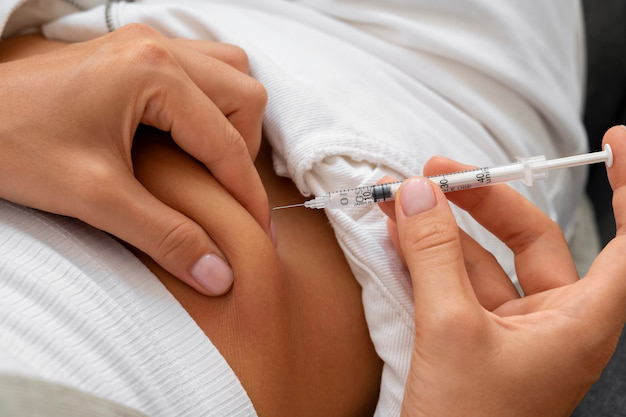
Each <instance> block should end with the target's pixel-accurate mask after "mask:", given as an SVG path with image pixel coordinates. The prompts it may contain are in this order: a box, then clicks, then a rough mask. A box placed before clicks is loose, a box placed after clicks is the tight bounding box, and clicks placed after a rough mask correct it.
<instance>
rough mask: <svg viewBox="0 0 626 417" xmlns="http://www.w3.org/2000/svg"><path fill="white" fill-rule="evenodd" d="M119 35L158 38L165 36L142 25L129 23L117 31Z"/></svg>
mask: <svg viewBox="0 0 626 417" xmlns="http://www.w3.org/2000/svg"><path fill="white" fill-rule="evenodd" d="M115 33H117V34H121V35H126V36H135V37H147V38H158V37H161V36H163V35H161V33H159V32H158V31H157V30H156V29H153V28H152V27H150V26H148V25H144V24H141V23H129V24H127V25H124V26H122V27H121V28H119V29H117V30H116V31H115Z"/></svg>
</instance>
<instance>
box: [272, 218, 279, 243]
mask: <svg viewBox="0 0 626 417" xmlns="http://www.w3.org/2000/svg"><path fill="white" fill-rule="evenodd" d="M270 239H272V243H273V244H274V247H277V246H278V238H277V237H276V225H275V224H274V220H272V221H271V222H270Z"/></svg>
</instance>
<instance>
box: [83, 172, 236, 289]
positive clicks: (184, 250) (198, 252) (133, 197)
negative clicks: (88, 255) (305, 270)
mask: <svg viewBox="0 0 626 417" xmlns="http://www.w3.org/2000/svg"><path fill="white" fill-rule="evenodd" d="M124 172H126V173H127V175H123V173H124ZM108 180H110V181H102V182H101V184H102V186H101V187H98V192H97V193H93V194H92V195H91V197H90V204H89V205H88V208H87V209H86V210H83V213H84V215H83V216H79V217H80V218H81V219H82V220H84V221H85V222H87V223H89V224H91V225H93V226H94V227H97V228H99V229H101V230H105V231H107V232H109V233H111V234H113V235H115V236H117V237H118V238H120V239H122V240H123V241H125V242H127V243H129V244H131V245H132V246H134V247H136V248H137V249H139V250H141V251H142V252H144V253H146V254H147V255H149V256H150V257H151V258H152V259H154V260H155V261H156V262H157V263H159V264H160V265H161V266H162V267H163V268H165V269H166V270H168V271H169V272H170V273H172V274H173V275H175V276H176V277H178V278H179V279H180V280H182V281H183V282H185V283H187V284H188V285H190V286H191V287H193V288H195V289H196V290H197V291H199V292H200V293H202V294H205V295H211V296H216V295H222V294H224V293H226V292H228V290H229V289H230V288H231V285H232V283H233V273H232V270H231V268H230V266H229V265H228V263H227V261H226V260H225V259H224V257H223V255H222V254H221V252H220V250H219V249H218V248H217V246H216V245H215V244H214V243H213V241H212V240H211V239H210V238H209V236H208V235H207V234H206V232H205V231H204V230H203V229H202V228H201V227H200V226H199V225H198V224H196V223H195V222H193V221H192V220H191V219H189V218H188V217H186V216H184V215H182V214H181V213H179V212H177V211H175V210H173V209H172V208H170V207H169V206H167V205H165V204H163V203H162V202H161V201H160V200H158V199H157V198H155V197H154V196H153V195H152V194H150V193H149V192H148V191H147V190H146V189H145V188H144V187H143V186H142V185H141V184H140V183H139V182H138V181H137V180H136V179H135V178H134V177H133V176H132V175H131V174H130V173H128V171H127V170H125V167H119V168H118V169H116V170H115V173H114V174H112V175H110V176H109V177H108ZM94 207H96V209H95V210H94Z"/></svg>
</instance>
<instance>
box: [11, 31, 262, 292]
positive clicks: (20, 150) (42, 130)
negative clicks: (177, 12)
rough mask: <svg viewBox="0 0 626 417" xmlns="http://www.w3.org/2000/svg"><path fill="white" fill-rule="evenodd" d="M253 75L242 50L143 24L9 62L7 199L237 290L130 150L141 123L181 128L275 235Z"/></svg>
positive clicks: (199, 285)
mask: <svg viewBox="0 0 626 417" xmlns="http://www.w3.org/2000/svg"><path fill="white" fill-rule="evenodd" d="M41 41H44V40H41ZM9 49H10V48H9ZM44 49H45V48H44ZM13 50H14V51H15V50H17V51H18V52H17V57H19V48H13ZM34 50H35V51H36V52H39V50H38V49H37V48H34ZM4 52H6V48H5V50H4ZM9 52H10V51H9ZM7 55H8V56H9V58H15V57H16V56H15V53H14V56H11V53H8V54H7V53H5V59H6V56H7ZM246 72H247V59H246V56H245V54H244V53H243V52H242V51H241V50H239V49H238V48H236V47H233V46H230V45H224V44H218V43H214V42H201V41H189V40H173V39H167V38H165V37H164V36H162V35H160V34H158V33H157V32H155V31H154V30H152V29H149V28H147V27H145V26H141V25H130V26H127V27H124V28H122V29H120V30H118V31H115V32H113V33H111V34H109V35H106V36H103V37H101V38H97V39H95V40H92V41H88V42H83V43H77V44H72V45H69V46H64V47H63V48H61V49H58V50H56V51H54V52H50V53H44V54H40V55H36V56H32V57H28V58H23V59H17V60H15V61H12V62H8V63H3V64H1V65H0V77H1V79H2V85H1V86H0V103H2V104H1V107H2V111H0V149H2V152H1V153H0V197H2V198H5V199H7V200H10V201H13V202H16V203H19V204H22V205H26V206H29V207H34V208H37V209H41V210H45V211H48V212H53V213H58V214H62V215H67V216H71V217H76V218H79V219H81V220H83V221H85V222H87V223H89V224H91V225H92V226H94V227H97V228H99V229H102V230H105V231H107V232H109V233H111V234H113V235H115V236H117V237H119V238H120V239H122V240H124V241H126V242H128V243H130V244H131V245H133V246H135V247H137V248H139V249H140V250H142V251H143V252H145V253H147V254H148V255H150V256H151V257H152V258H153V259H154V260H155V261H157V262H158V263H159V264H160V265H161V266H162V267H164V268H165V269H167V270H168V271H169V272H171V273H172V274H174V275H176V276H177V277H178V278H180V279H181V280H183V281H184V282H186V283H187V284H189V285H191V286H192V287H194V288H195V289H197V290H198V291H200V292H202V293H204V294H208V295H218V294H221V293H224V292H226V291H228V289H229V288H230V285H231V283H232V272H231V271H230V268H229V267H228V265H227V264H226V262H225V261H224V260H223V256H222V255H221V253H220V251H219V249H218V248H217V246H216V245H215V244H214V243H213V242H212V241H211V239H210V237H209V236H208V235H207V233H206V232H205V231H204V230H203V229H202V228H201V227H200V226H199V225H198V224H196V223H195V222H194V221H193V220H192V219H190V218H188V217H186V216H184V215H183V214H181V213H179V212H177V211H176V210H173V209H172V208H170V207H168V206H167V205H165V204H163V203H162V202H161V201H159V200H158V199H157V198H155V197H154V196H153V195H152V194H150V193H149V192H148V191H147V190H146V189H145V188H144V187H143V186H142V185H141V184H140V183H139V182H138V181H137V180H136V179H135V177H134V175H133V166H132V159H131V147H132V144H133V137H134V134H135V131H136V129H137V127H138V125H139V124H141V123H143V124H146V125H151V126H154V127H156V128H158V129H160V130H163V131H168V132H171V135H172V137H173V138H174V140H175V141H176V142H177V143H178V145H179V146H180V147H181V148H183V149H184V150H185V151H187V152H188V153H189V154H191V155H192V156H194V157H195V158H196V159H198V160H199V161H201V162H202V163H203V164H204V165H205V166H206V167H207V168H208V169H210V170H211V172H212V174H213V175H214V176H215V177H216V178H217V179H218V181H220V182H221V183H222V184H223V186H224V187H225V188H226V189H227V190H228V191H230V192H231V193H232V195H233V196H234V197H235V198H237V199H238V200H239V201H240V202H241V204H242V205H243V206H244V207H245V208H246V209H247V210H248V211H249V212H250V213H251V214H252V215H253V216H254V217H255V219H256V220H257V221H258V222H259V224H260V225H261V227H262V228H263V229H264V230H265V232H266V233H268V234H270V233H271V232H270V217H269V205H268V200H267V195H266V193H265V190H264V188H263V185H262V183H261V180H260V178H259V176H258V173H257V172H256V170H255V167H254V165H253V158H254V157H255V156H256V153H257V152H258V149H259V146H260V142H261V121H262V117H263V111H264V107H265V102H266V93H265V90H264V89H263V87H262V86H261V85H260V84H259V83H258V82H256V81H255V80H254V79H252V78H251V77H249V76H248V75H247V74H246Z"/></svg>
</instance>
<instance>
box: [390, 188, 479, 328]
mask: <svg viewBox="0 0 626 417" xmlns="http://www.w3.org/2000/svg"><path fill="white" fill-rule="evenodd" d="M395 209H396V224H397V227H398V236H399V242H400V246H401V248H402V252H403V253H404V257H405V259H406V263H407V267H408V269H409V271H410V273H411V279H412V282H413V292H414V297H415V314H416V316H418V315H419V316H420V317H424V319H426V320H428V319H429V318H437V316H438V314H437V313H439V312H441V313H444V314H446V315H447V314H448V313H451V312H454V311H456V312H465V311H468V309H470V310H471V309H473V308H475V307H476V306H478V303H477V301H476V298H475V295H474V293H473V290H472V288H471V285H470V283H469V280H468V277H467V274H466V272H465V263H464V261H463V253H462V250H461V242H460V239H459V233H458V228H457V225H456V222H455V220H454V217H453V215H452V211H451V210H450V207H449V205H448V202H447V200H446V198H445V196H444V195H443V193H442V192H441V190H439V189H437V188H436V187H435V186H434V184H432V183H431V182H430V181H428V180H427V179H425V178H411V179H408V180H405V181H404V183H403V184H402V186H401V187H400V190H399V192H398V195H397V196H396V203H395ZM444 306H445V307H444ZM442 309H443V310H442ZM452 316H453V317H455V316H456V314H452Z"/></svg>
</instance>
